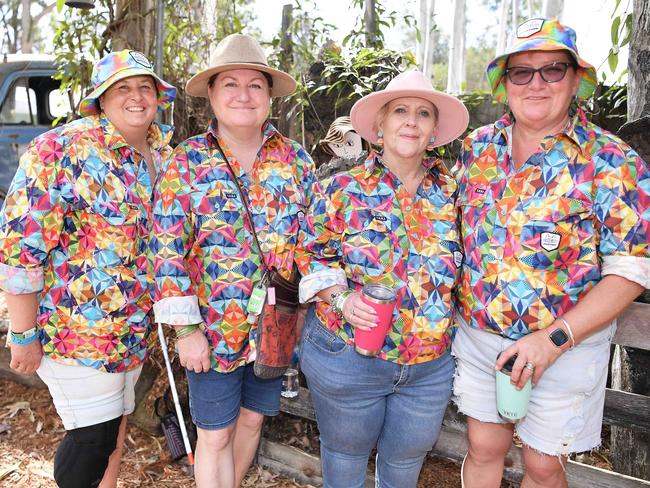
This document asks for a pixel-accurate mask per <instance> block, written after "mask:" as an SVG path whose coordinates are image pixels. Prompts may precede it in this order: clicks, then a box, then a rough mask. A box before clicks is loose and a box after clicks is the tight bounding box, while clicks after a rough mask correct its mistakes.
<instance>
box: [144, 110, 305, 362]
mask: <svg viewBox="0 0 650 488" xmlns="http://www.w3.org/2000/svg"><path fill="white" fill-rule="evenodd" d="M262 134H263V143H262V146H261V148H260V151H259V153H258V156H257V159H256V160H255V162H254V163H253V167H252V169H251V170H250V172H248V173H245V172H243V171H242V169H241V165H240V164H239V162H238V161H237V160H236V159H235V157H234V156H233V154H232V152H231V151H230V149H229V148H228V145H227V144H226V142H225V141H224V140H223V139H222V138H221V137H219V133H218V127H217V123H216V120H213V121H212V123H211V125H210V127H209V129H208V131H207V133H204V134H200V135H198V136H195V137H192V138H190V139H188V140H186V141H184V142H183V143H181V144H180V145H179V146H178V147H177V148H176V149H175V150H174V152H173V154H172V156H171V158H170V159H169V160H168V161H167V162H166V164H165V167H164V169H163V171H162V173H161V177H160V181H159V185H158V187H157V191H156V197H155V204H154V205H155V209H154V231H153V234H152V238H151V251H152V253H153V257H154V272H155V283H156V294H155V302H156V303H155V305H154V311H155V315H156V321H157V322H160V323H163V324H169V325H188V324H197V323H203V324H204V325H205V328H206V329H205V335H206V337H207V339H208V342H209V343H210V346H211V367H212V369H214V370H215V371H219V372H229V371H233V370H235V369H237V368H238V367H240V366H243V365H245V364H246V363H248V362H250V361H252V360H253V359H254V357H255V337H256V335H257V328H256V325H253V326H251V324H250V323H248V322H247V320H246V318H247V315H248V313H247V307H248V301H249V298H250V296H251V293H252V290H253V287H254V286H255V285H256V284H257V283H258V282H259V281H260V278H261V269H260V256H259V251H258V249H257V246H256V245H255V243H254V241H253V234H252V229H251V228H250V226H249V219H248V218H245V217H244V216H245V215H246V213H245V210H244V208H245V207H244V205H245V203H243V202H242V201H241V197H240V194H239V191H238V189H237V186H236V184H235V182H234V181H233V179H232V175H231V174H230V172H229V170H228V165H227V164H226V163H225V161H224V160H223V158H222V156H221V154H220V153H219V151H218V150H217V149H215V148H216V144H215V141H218V142H219V145H220V147H221V148H222V149H223V152H224V155H225V156H226V157H227V158H228V161H229V163H230V165H231V166H232V169H233V171H234V172H235V174H236V175H237V178H238V180H239V182H240V184H241V187H242V192H243V193H244V195H245V196H246V200H247V201H248V204H249V209H250V211H251V214H252V217H253V222H254V226H255V232H256V233H257V238H258V239H259V242H260V245H261V247H262V251H263V253H264V259H265V260H266V264H267V266H268V267H274V268H275V269H277V270H278V271H279V272H280V273H281V274H282V275H283V276H284V277H285V278H289V277H290V274H291V271H292V269H293V264H294V252H295V248H296V244H297V240H298V230H299V227H300V224H301V222H302V221H304V214H305V210H306V208H307V207H308V206H309V204H310V202H311V191H312V185H313V184H314V183H315V181H316V179H315V176H314V163H313V162H312V160H311V158H310V157H309V155H308V154H307V152H306V151H305V150H304V149H303V147H302V146H300V144H298V143H297V142H294V141H292V140H290V139H287V138H286V137H284V136H282V135H281V134H280V133H279V132H278V131H277V130H276V129H275V128H274V127H273V126H272V125H271V124H270V123H268V122H266V123H265V124H264V126H263V127H262Z"/></svg>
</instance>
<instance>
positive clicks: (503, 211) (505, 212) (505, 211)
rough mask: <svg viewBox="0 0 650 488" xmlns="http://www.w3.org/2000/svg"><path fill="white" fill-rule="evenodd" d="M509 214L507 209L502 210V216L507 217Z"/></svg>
mask: <svg viewBox="0 0 650 488" xmlns="http://www.w3.org/2000/svg"><path fill="white" fill-rule="evenodd" d="M507 213H508V211H507V210H506V209H505V208H504V209H503V210H501V215H504V216H505V215H506V214H507Z"/></svg>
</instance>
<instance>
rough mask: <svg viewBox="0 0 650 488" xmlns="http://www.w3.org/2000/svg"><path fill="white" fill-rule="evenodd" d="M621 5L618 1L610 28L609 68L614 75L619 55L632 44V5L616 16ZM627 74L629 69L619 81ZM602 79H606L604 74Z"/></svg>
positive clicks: (628, 5) (619, 0) (617, 0)
mask: <svg viewBox="0 0 650 488" xmlns="http://www.w3.org/2000/svg"><path fill="white" fill-rule="evenodd" d="M620 4H621V0H616V4H615V6H614V10H613V11H612V25H611V27H610V37H611V40H612V47H611V48H610V49H609V53H608V55H607V66H608V67H609V70H610V71H611V72H612V74H614V72H615V71H616V68H617V67H618V53H619V52H620V50H621V48H622V47H623V46H626V45H628V44H629V43H630V38H631V37H632V20H633V17H632V12H631V9H630V4H629V0H628V4H627V6H626V7H625V9H624V11H623V13H621V14H620V15H615V14H616V11H617V10H618V7H619V6H620ZM626 73H627V68H626V69H625V70H623V72H622V73H621V75H620V76H619V78H618V79H619V80H620V79H621V77H622V76H623V75H625V74H626ZM601 76H602V79H603V80H604V79H605V76H606V75H605V73H602V75H601Z"/></svg>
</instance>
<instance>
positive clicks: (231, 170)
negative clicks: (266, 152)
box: [214, 137, 269, 272]
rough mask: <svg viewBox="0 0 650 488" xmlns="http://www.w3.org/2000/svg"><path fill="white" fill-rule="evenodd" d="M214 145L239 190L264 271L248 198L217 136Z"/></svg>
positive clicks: (264, 268) (263, 257) (262, 253)
mask: <svg viewBox="0 0 650 488" xmlns="http://www.w3.org/2000/svg"><path fill="white" fill-rule="evenodd" d="M214 145H215V147H216V148H217V150H218V151H219V154H221V157H222V158H223V160H224V161H225V162H226V166H228V172H229V173H230V177H231V178H232V180H233V181H234V182H235V185H236V186H237V190H238V191H239V196H240V198H241V201H242V205H244V210H245V211H246V217H247V218H248V224H249V225H250V228H251V233H252V234H253V241H255V246H256V247H257V252H258V254H259V256H260V266H261V267H262V270H263V271H264V272H267V271H269V267H268V265H267V264H266V258H265V256H264V252H263V251H262V246H261V245H260V241H259V239H258V238H257V231H256V230H255V222H253V216H252V215H251V211H250V208H248V199H247V198H246V196H245V195H244V191H243V190H242V187H241V185H240V184H239V179H238V178H237V175H236V174H235V172H234V171H233V169H232V166H231V165H230V161H228V158H227V157H226V155H225V154H224V152H223V149H221V145H220V144H219V141H218V140H217V138H216V137H215V138H214Z"/></svg>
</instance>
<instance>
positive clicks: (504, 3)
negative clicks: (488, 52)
mask: <svg viewBox="0 0 650 488" xmlns="http://www.w3.org/2000/svg"><path fill="white" fill-rule="evenodd" d="M509 3H510V0H501V15H500V16H499V35H498V36H497V50H496V55H497V56H498V55H499V54H501V53H503V52H504V51H505V50H506V34H507V32H508V4H509Z"/></svg>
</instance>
